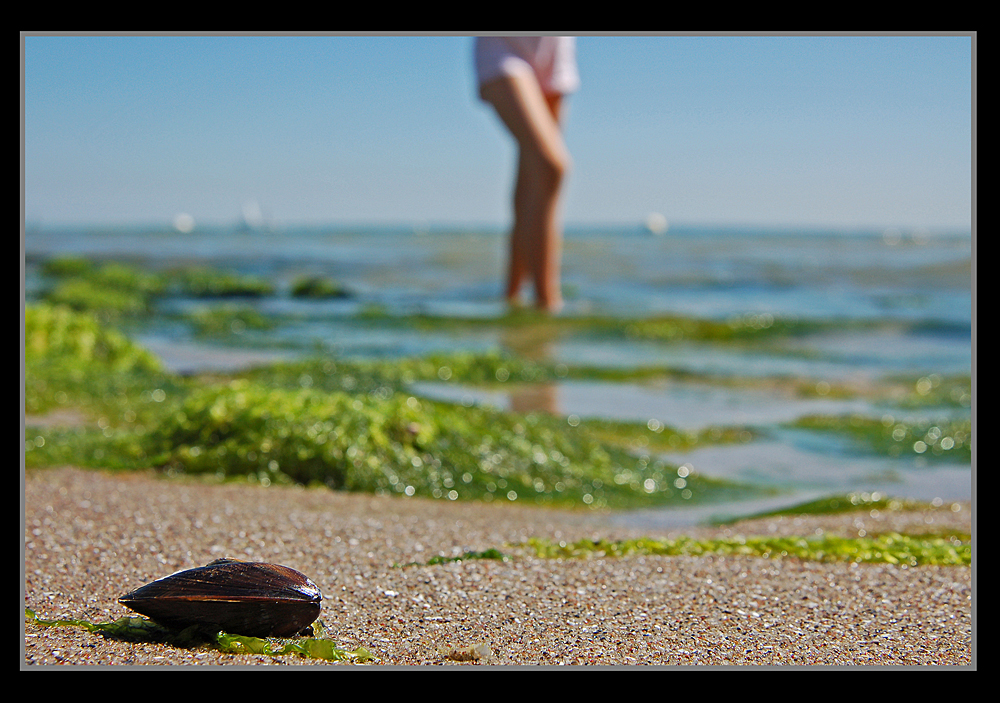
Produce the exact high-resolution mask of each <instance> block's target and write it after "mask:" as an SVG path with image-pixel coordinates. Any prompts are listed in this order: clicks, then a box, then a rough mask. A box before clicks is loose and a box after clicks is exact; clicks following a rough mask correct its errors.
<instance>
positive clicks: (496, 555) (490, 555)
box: [394, 547, 510, 568]
mask: <svg viewBox="0 0 1000 703" xmlns="http://www.w3.org/2000/svg"><path fill="white" fill-rule="evenodd" d="M474 559H488V560H492V561H504V562H506V561H510V557H509V556H507V555H506V554H504V553H503V552H501V551H500V550H499V549H496V548H492V547H491V548H490V549H484V550H482V551H478V552H477V551H467V552H465V553H464V554H462V555H461V556H456V557H446V556H444V555H443V554H437V555H435V556H433V557H431V558H430V559H428V560H427V561H426V562H418V561H411V562H409V563H407V564H395V565H394V566H396V567H399V568H406V567H408V566H436V565H438V564H451V563H455V562H463V561H472V560H474Z"/></svg>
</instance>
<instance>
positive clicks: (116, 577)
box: [22, 468, 975, 668]
mask: <svg viewBox="0 0 1000 703" xmlns="http://www.w3.org/2000/svg"><path fill="white" fill-rule="evenodd" d="M24 481H25V492H24V500H25V510H24V517H25V543H24V544H25V547H24V589H25V602H24V605H25V606H26V607H29V608H31V609H32V610H34V611H35V612H36V613H37V614H38V616H39V617H40V618H46V619H86V620H90V621H94V622H108V621H111V620H115V619H117V618H120V617H124V616H126V615H130V614H131V613H130V611H128V610H127V609H125V608H124V607H122V606H120V605H119V604H118V603H117V598H118V596H120V595H122V594H124V593H125V592H127V591H128V590H130V589H132V588H135V587H136V586H139V585H142V584H143V583H146V582H148V581H150V580H153V579H154V578H159V577H161V576H165V575H167V574H169V573H172V572H173V571H176V570H179V569H184V568H191V567H194V566H201V565H203V564H205V563H208V562H209V561H211V560H212V559H216V558H219V557H222V556H230V557H234V558H242V559H247V560H252V561H269V562H274V563H280V564H285V565H288V566H291V567H293V568H296V569H298V570H300V571H302V572H303V573H305V574H307V575H308V576H309V577H310V578H312V579H313V580H314V581H315V582H316V583H317V584H318V585H319V586H320V588H321V590H322V591H323V593H324V605H323V612H322V614H321V615H320V619H321V620H322V621H323V622H324V624H325V625H326V628H327V633H328V634H327V636H328V637H329V638H330V639H333V640H334V641H335V642H336V643H337V645H338V646H341V647H343V648H345V649H355V648H357V647H364V648H366V649H367V650H368V651H370V652H371V653H372V654H373V655H374V656H375V657H376V662H375V663H374V664H366V665H364V666H372V665H375V666H408V665H431V664H456V665H457V664H459V662H456V661H453V660H452V659H449V658H447V656H446V655H447V653H448V652H449V651H452V650H463V651H464V650H467V649H469V648H476V647H478V648H479V649H477V651H478V652H481V653H482V657H481V658H480V659H479V660H478V661H472V662H468V663H461V665H466V666H467V665H475V664H495V665H518V666H538V665H583V664H590V665H605V666H610V665H659V666H671V665H686V664H706V665H928V664H933V665H952V666H969V665H972V664H974V661H975V659H974V655H973V645H972V641H973V636H972V584H973V581H974V577H973V572H972V568H971V567H935V566H919V567H911V568H907V567H899V566H893V565H888V564H853V563H840V562H811V561H800V560H796V559H774V558H771V559H767V558H759V557H744V556H721V555H704V556H698V557H687V556H684V557H660V556H633V557H616V558H590V559H541V558H537V557H532V556H528V555H521V554H518V555H514V558H512V559H510V560H508V561H505V562H501V561H495V560H468V561H461V562H450V563H445V564H438V565H434V566H424V565H420V564H423V563H426V561H427V560H428V559H429V558H430V557H432V556H436V555H444V556H457V555H460V554H463V553H465V552H468V551H480V550H484V549H489V548H499V549H504V551H505V553H506V549H505V545H509V544H518V543H521V542H524V541H526V540H527V539H528V538H529V537H538V538H543V539H550V540H555V541H559V540H565V541H568V542H572V541H576V540H579V539H598V538H603V539H628V538H633V537H640V536H646V537H648V536H656V537H671V536H677V535H680V534H685V535H688V536H692V537H696V536H697V537H707V536H713V535H717V536H723V535H732V534H747V535H749V534H799V535H801V534H810V533H813V532H815V531H816V530H822V531H826V532H829V533H833V534H849V533H850V532H851V531H852V530H853V533H854V534H855V535H856V534H857V533H858V530H859V529H862V530H863V529H866V528H867V529H868V530H869V531H873V530H876V529H878V530H883V531H885V530H894V531H908V530H909V531H913V530H916V529H917V528H918V527H921V528H923V529H925V530H926V531H934V530H939V529H958V528H961V529H964V530H965V531H966V532H971V530H972V515H971V509H970V506H969V504H967V503H963V504H959V505H960V508H959V510H958V511H957V512H955V511H952V510H951V509H949V508H948V507H943V508H941V509H938V510H929V511H919V512H918V511H911V512H906V513H882V514H880V515H874V514H869V513H864V514H859V513H849V514H840V515H827V516H820V517H811V516H810V517H806V516H793V517H787V516H786V517H782V518H758V519H756V520H752V521H744V522H740V523H737V524H735V525H727V526H723V527H696V528H690V529H682V530H637V529H635V528H627V527H623V526H620V525H616V524H614V523H613V522H612V521H611V520H609V519H608V518H609V516H608V515H606V514H596V513H583V512H575V511H573V512H570V511H561V510H549V509H544V508H536V507H530V506H520V505H495V504H483V503H473V502H468V503H462V502H447V501H435V500H429V499H417V498H411V499H403V498H397V497H379V496H373V495H368V494H351V493H340V492H334V491H329V490H326V489H306V488H297V487H278V486H272V487H269V488H262V487H247V486H242V485H237V484H219V485H211V484H205V483H197V482H189V481H178V480H167V479H161V478H157V477H154V476H152V475H151V474H149V473H139V474H132V473H103V472H100V471H92V470H80V469H73V468H62V469H39V470H31V471H27V472H26V473H25V477H24ZM859 525H860V526H859ZM412 562H418V565H415V566H410V567H406V568H400V567H399V566H398V565H399V564H409V563H412ZM24 648H25V649H24V654H23V659H22V668H23V667H26V666H31V667H33V666H37V665H42V666H47V665H138V664H144V665H258V664H268V665H328V664H329V662H323V661H316V660H307V659H302V658H298V657H295V656H291V655H290V656H282V657H267V656H256V655H230V654H221V653H219V652H216V651H214V650H209V649H195V650H184V649H178V648H174V647H169V646H165V645H155V644H145V643H143V644H130V643H126V642H120V641H115V640H109V639H105V638H103V637H101V636H99V635H95V634H91V633H88V632H86V631H85V630H82V629H79V628H60V627H43V626H40V625H38V624H37V623H31V622H25V625H24Z"/></svg>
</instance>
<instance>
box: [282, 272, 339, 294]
mask: <svg viewBox="0 0 1000 703" xmlns="http://www.w3.org/2000/svg"><path fill="white" fill-rule="evenodd" d="M291 293H292V297H294V298H347V297H349V296H350V292H349V291H348V290H347V289H346V288H345V287H344V286H342V285H340V284H339V283H337V282H336V281H332V280H330V279H329V278H323V277H321V276H303V277H301V278H297V279H295V281H293V282H292V288H291Z"/></svg>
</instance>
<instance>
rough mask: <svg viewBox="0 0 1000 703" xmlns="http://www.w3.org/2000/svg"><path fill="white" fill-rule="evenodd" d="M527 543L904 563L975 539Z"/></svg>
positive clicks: (965, 553) (940, 558)
mask: <svg viewBox="0 0 1000 703" xmlns="http://www.w3.org/2000/svg"><path fill="white" fill-rule="evenodd" d="M526 547H527V548H528V549H529V550H530V551H532V552H533V553H534V554H535V555H536V556H539V557H544V558H566V559H579V558H600V557H625V556H637V555H653V556H702V555H706V554H718V555H732V556H757V557H765V558H787V557H791V558H796V559H802V560H809V561H846V562H856V563H868V564H872V563H881V564H898V565H905V566H926V565H937V566H969V565H971V563H972V543H971V540H969V539H964V540H963V539H960V538H959V537H935V536H910V535H903V534H899V533H895V532H889V533H885V534H881V535H874V536H866V537H838V536H836V535H827V534H824V535H819V536H812V537H772V536H747V537H732V538H717V539H703V540H699V539H692V538H689V537H679V538H677V539H653V538H648V537H646V538H639V539H629V540H617V541H611V540H579V541H577V542H552V541H550V540H543V539H537V538H533V539H530V540H528V542H527V545H526Z"/></svg>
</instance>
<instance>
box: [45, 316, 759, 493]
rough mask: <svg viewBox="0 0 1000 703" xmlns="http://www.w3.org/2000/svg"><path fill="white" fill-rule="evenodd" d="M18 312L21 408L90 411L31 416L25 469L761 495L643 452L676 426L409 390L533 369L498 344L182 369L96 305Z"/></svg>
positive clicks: (495, 489) (364, 485) (414, 489)
mask: <svg viewBox="0 0 1000 703" xmlns="http://www.w3.org/2000/svg"><path fill="white" fill-rule="evenodd" d="M26 316H27V322H26V332H27V337H26V338H27V339H28V340H29V341H28V343H26V349H25V353H26V383H25V389H26V401H25V410H26V412H28V413H41V412H44V411H46V410H50V409H58V408H82V409H83V410H84V411H85V415H86V422H85V423H84V424H83V425H82V426H77V427H58V426H55V427H47V426H43V425H37V424H36V425H32V424H31V423H30V422H29V423H28V426H27V427H26V433H25V465H26V466H30V467H44V466H54V465H63V464H75V465H79V466H93V467H101V468H110V469H122V470H126V469H142V468H153V467H159V468H161V469H163V470H165V471H167V472H169V473H171V474H192V475H199V476H206V475H207V476H212V477H216V478H224V479H225V478H228V479H233V478H237V479H240V480H246V479H249V480H252V481H254V482H258V483H262V484H264V485H270V484H275V483H292V482H294V483H300V484H324V485H327V486H330V487H332V488H335V489H343V490H354V491H367V492H374V493H388V494H398V495H403V496H414V495H420V496H429V497H434V498H443V499H449V500H459V499H462V500H467V499H473V500H483V501H493V500H500V501H507V502H514V501H521V502H530V503H538V504H543V505H556V506H564V507H589V508H618V507H643V506H649V505H669V504H673V503H683V504H691V503H699V502H704V501H712V500H720V499H723V498H733V497H740V498H745V497H750V496H753V495H758V494H759V493H760V491H759V490H758V489H754V488H749V487H745V486H740V485H736V484H732V483H729V482H725V481H718V480H713V479H710V478H707V477H702V476H699V475H698V474H695V473H690V475H689V473H688V472H687V469H684V468H680V469H679V468H678V467H675V466H672V465H669V464H666V463H664V462H662V461H659V460H657V459H653V458H651V457H650V455H649V453H650V452H649V450H648V449H644V448H643V447H642V446H640V445H642V443H643V441H645V446H646V447H647V448H648V447H649V445H650V442H649V440H648V439H644V436H645V435H647V434H648V435H649V436H650V437H659V436H672V434H671V433H672V431H664V429H663V428H657V429H658V430H659V432H658V433H656V432H653V431H652V430H651V429H650V428H649V427H647V426H646V425H636V426H635V427H628V426H627V425H624V424H618V425H613V426H612V425H609V424H607V423H596V422H595V423H590V422H582V423H567V421H566V420H565V419H563V418H558V417H554V416H550V415H544V414H527V415H524V414H516V413H505V412H500V411H497V410H492V409H489V408H464V407H461V406H458V405H453V404H448V403H440V402H434V401H429V400H424V399H418V398H416V397H414V396H413V395H411V394H410V393H409V392H408V391H407V389H406V387H407V384H408V383H410V382H412V381H413V380H414V379H418V378H426V377H437V378H441V376H442V374H443V373H444V371H443V370H447V371H448V372H451V373H456V374H459V375H461V376H463V377H466V378H469V377H476V376H477V375H481V374H484V373H488V374H490V375H492V376H493V377H494V378H497V377H498V375H501V376H502V375H503V374H500V373H499V371H500V370H501V369H502V370H503V371H504V372H506V373H507V374H517V375H519V376H520V377H522V378H531V377H533V374H534V373H535V370H534V369H535V367H533V366H532V365H530V364H523V365H520V366H518V365H517V360H516V359H513V358H510V357H507V356H505V355H500V354H497V355H485V356H472V355H456V356H454V357H448V358H445V357H434V358H428V359H420V360H411V361H409V362H405V363H394V362H377V363H376V362H372V363H363V362H354V363H348V362H338V361H334V360H324V361H320V362H312V363H310V364H305V365H303V364H291V365H280V364H279V365H275V366H274V367H269V368H264V369H258V370H256V371H253V372H248V373H247V374H245V375H243V376H240V375H234V376H231V377H227V376H222V377H220V378H218V379H215V380H209V379H205V378H202V379H180V378H176V377H173V376H171V375H169V374H165V373H163V372H162V371H160V370H159V365H158V362H156V360H155V357H152V355H149V354H148V353H147V352H145V351H143V350H141V349H140V348H139V347H136V346H135V345H132V344H131V343H130V342H128V340H127V339H126V338H125V337H124V336H122V335H121V334H120V333H118V332H116V331H114V330H112V329H110V328H106V327H103V326H101V325H99V324H98V323H97V321H96V319H95V318H94V317H93V316H92V315H89V314H85V313H75V312H72V311H70V310H68V309H66V308H54V307H52V306H44V305H43V306H29V308H28V311H27V313H26ZM709 436H710V435H706V439H707V437H709ZM715 439H716V440H721V439H722V435H721V433H720V435H719V436H718V437H716V438H715ZM685 441H687V440H685ZM637 449H638V450H639V451H638V453H636V450H637ZM681 473H683V475H681Z"/></svg>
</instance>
